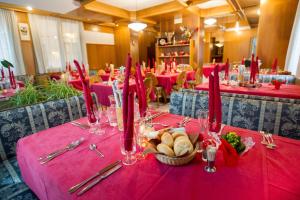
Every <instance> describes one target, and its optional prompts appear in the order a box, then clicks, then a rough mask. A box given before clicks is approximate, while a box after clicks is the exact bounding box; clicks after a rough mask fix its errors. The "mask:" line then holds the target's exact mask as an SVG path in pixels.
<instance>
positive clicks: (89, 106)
mask: <svg viewBox="0 0 300 200" xmlns="http://www.w3.org/2000/svg"><path fill="white" fill-rule="evenodd" d="M74 64H75V66H76V68H77V71H78V74H79V78H80V81H81V84H82V89H83V94H84V100H85V105H86V113H87V117H88V120H89V122H90V123H95V122H96V121H97V119H96V117H95V114H94V109H93V99H92V96H91V91H90V86H89V82H88V81H86V79H85V76H84V75H83V72H82V70H81V67H80V64H79V62H78V61H77V60H74Z"/></svg>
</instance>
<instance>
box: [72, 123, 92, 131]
mask: <svg viewBox="0 0 300 200" xmlns="http://www.w3.org/2000/svg"><path fill="white" fill-rule="evenodd" d="M70 123H71V124H72V125H74V126H77V127H79V128H82V129H89V128H90V126H89V125H87V124H81V123H79V122H76V121H73V122H70Z"/></svg>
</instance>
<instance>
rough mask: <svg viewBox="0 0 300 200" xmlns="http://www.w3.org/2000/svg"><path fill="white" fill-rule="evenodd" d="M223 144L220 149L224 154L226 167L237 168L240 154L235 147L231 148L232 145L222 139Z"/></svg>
mask: <svg viewBox="0 0 300 200" xmlns="http://www.w3.org/2000/svg"><path fill="white" fill-rule="evenodd" d="M221 142H222V144H221V146H220V149H221V150H222V152H223V156H224V162H225V165H227V166H231V167H233V166H236V165H237V164H238V160H239V155H238V153H237V152H236V150H235V149H234V148H233V146H231V144H229V143H228V142H227V141H226V140H224V139H221Z"/></svg>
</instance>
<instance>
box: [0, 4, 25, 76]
mask: <svg viewBox="0 0 300 200" xmlns="http://www.w3.org/2000/svg"><path fill="white" fill-rule="evenodd" d="M0 26H1V29H0V60H3V59H5V60H8V61H9V62H11V63H12V64H13V65H14V68H13V70H14V74H15V75H24V74H25V67H24V62H23V57H22V51H21V46H20V38H19V33H18V28H17V20H16V17H15V14H14V12H13V11H8V10H4V9H0ZM5 76H8V71H7V70H5Z"/></svg>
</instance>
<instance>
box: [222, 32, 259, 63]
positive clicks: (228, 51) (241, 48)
mask: <svg viewBox="0 0 300 200" xmlns="http://www.w3.org/2000/svg"><path fill="white" fill-rule="evenodd" d="M256 35H257V29H251V30H244V31H240V33H237V32H235V31H230V32H224V52H223V62H225V61H226V59H227V58H228V59H229V61H230V62H241V60H242V59H243V58H244V57H245V58H248V57H249V56H250V55H251V52H250V41H251V38H252V37H256ZM258 56H259V57H260V54H258Z"/></svg>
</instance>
